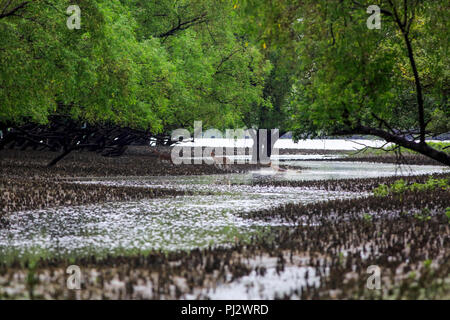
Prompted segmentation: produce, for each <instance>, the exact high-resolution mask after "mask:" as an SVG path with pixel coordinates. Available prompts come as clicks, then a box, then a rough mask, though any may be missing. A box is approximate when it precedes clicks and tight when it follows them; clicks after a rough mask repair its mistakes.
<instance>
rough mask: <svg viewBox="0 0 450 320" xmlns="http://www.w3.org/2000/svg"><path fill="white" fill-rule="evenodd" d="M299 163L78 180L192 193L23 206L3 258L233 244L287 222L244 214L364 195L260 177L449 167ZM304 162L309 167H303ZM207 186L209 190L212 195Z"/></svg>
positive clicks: (1, 240) (4, 239)
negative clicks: (274, 182)
mask: <svg viewBox="0 0 450 320" xmlns="http://www.w3.org/2000/svg"><path fill="white" fill-rule="evenodd" d="M285 164H286V165H288V166H291V168H292V169H290V170H288V171H287V172H274V171H273V170H272V169H269V168H267V169H262V170H259V171H254V172H250V173H246V174H227V175H206V176H182V177H174V176H172V177H123V178H116V179H111V178H108V179H106V178H105V179H101V178H96V179H77V180H76V181H74V182H76V183H94V184H96V183H100V184H107V185H130V186H141V187H147V188H157V187H165V188H174V189H178V190H188V191H191V192H194V194H193V195H189V196H179V197H175V198H164V199H146V200H140V201H130V202H116V203H105V204H97V205H89V206H73V207H63V208H49V209H45V210H32V211H24V212H16V213H14V214H12V215H11V216H10V218H9V221H8V222H9V224H8V227H7V228H5V229H3V230H2V231H1V232H0V254H3V257H8V256H9V257H10V256H22V255H25V256H29V255H32V256H33V255H37V256H42V255H49V256H53V255H59V254H61V255H69V256H72V255H73V256H75V255H76V256H78V255H86V254H96V255H101V254H108V253H118V254H119V253H120V254H129V253H136V252H145V251H148V250H154V249H156V250H178V249H192V248H201V247H208V246H212V245H227V244H230V243H233V242H234V241H236V240H238V239H239V240H245V239H248V238H249V237H250V236H252V235H254V234H255V233H258V232H260V230H261V228H262V227H265V226H280V225H286V222H283V221H271V222H269V223H268V222H261V221H254V220H249V219H244V218H242V217H240V216H239V214H240V213H245V212H249V211H255V210H261V209H268V208H273V207H277V206H280V205H283V204H286V203H311V202H317V201H323V200H331V199H336V198H341V199H342V198H352V197H358V196H363V194H360V193H350V192H338V191H335V192H332V191H324V190H314V189H304V188H303V189H302V188H294V187H270V186H268V187H266V186H264V187H263V186H253V185H252V182H254V181H257V180H260V179H265V180H267V179H269V180H317V179H341V178H367V177H377V176H389V175H400V174H422V173H423V174H424V173H432V172H442V171H443V170H444V168H443V167H439V166H408V167H403V168H400V167H398V166H396V165H390V164H371V163H351V162H326V161H296V160H295V159H292V160H289V161H287V162H286V163H285ZM298 166H301V167H302V169H300V170H299V169H298ZM205 192H207V193H209V194H206V193H205Z"/></svg>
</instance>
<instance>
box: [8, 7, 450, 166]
mask: <svg viewBox="0 0 450 320" xmlns="http://www.w3.org/2000/svg"><path fill="white" fill-rule="evenodd" d="M72 4H73V3H72V2H71V1H57V2H52V1H47V0H34V1H31V0H6V1H2V2H1V3H0V130H2V128H3V130H2V131H4V130H5V128H11V127H17V128H19V127H21V126H23V125H24V124H35V125H36V126H34V127H33V128H34V130H35V131H36V130H38V131H39V132H40V131H42V130H44V129H43V128H44V127H45V126H47V127H49V126H50V127H51V126H52V124H51V122H52V121H54V119H60V118H61V117H63V118H65V119H69V120H64V123H76V124H75V127H76V128H80V126H82V127H83V128H92V127H95V126H100V127H102V128H104V126H113V127H119V128H131V129H133V130H141V131H142V132H146V133H147V134H153V135H157V134H162V133H165V134H167V133H170V131H172V130H173V129H176V128H180V127H182V128H188V129H192V127H193V124H194V121H195V120H202V121H203V124H204V125H205V126H206V127H215V128H218V129H225V128H230V127H238V126H239V127H242V126H246V127H256V128H280V129H281V131H282V132H287V131H289V130H291V131H293V132H294V134H295V137H296V138H301V137H311V136H314V135H343V134H363V135H375V136H378V137H381V138H383V139H385V140H387V141H389V142H394V143H396V144H397V145H401V146H404V147H407V148H410V149H413V150H415V151H418V152H420V153H423V154H425V155H427V156H430V157H432V158H433V159H436V160H438V161H440V162H442V163H446V164H449V157H448V155H447V154H445V153H443V152H439V151H437V150H434V149H433V148H431V147H430V146H428V145H427V144H426V141H425V139H426V138H427V137H431V136H434V135H437V134H440V133H445V132H448V131H450V127H449V123H450V121H449V120H450V108H449V104H448V94H449V87H450V81H449V65H450V63H449V55H448V45H449V43H450V41H449V39H448V29H449V26H448V21H449V11H448V9H447V7H446V5H447V1H445V0H436V1H421V0H376V1H356V0H340V1H337V0H335V1H327V0H314V1H313V0H279V1H269V0H267V1H256V0H177V1H173V0H80V1H78V6H79V7H80V10H81V26H80V29H73V30H72V29H70V28H68V27H67V25H66V21H67V19H68V17H69V14H68V13H67V8H68V7H69V6H70V5H72ZM369 5H377V6H379V8H380V9H381V28H380V29H369V28H368V27H367V24H366V22H367V19H368V18H369V16H370V14H369V13H367V11H366V10H367V7H368V6H369ZM36 128H38V129H36ZM19 129H20V128H19ZM22 130H23V127H22ZM35 131H34V133H33V134H35ZM108 132H109V131H108ZM16 134H17V133H16ZM89 134H90V135H91V136H93V135H95V134H94V133H93V132H91V131H90V133H89ZM115 134H116V135H117V133H115ZM125 135H126V134H125ZM31 136H32V135H31ZM53 136H54V135H53ZM86 136H87V135H86V132H85V131H83V132H80V133H79V135H76V136H73V137H70V138H66V139H65V140H64V141H63V142H58V144H57V145H58V146H62V147H63V148H64V149H65V150H66V151H67V150H71V148H72V147H74V146H75V145H80V143H81V140H83V139H85V137H86ZM411 136H412V137H413V138H415V139H417V141H418V142H416V141H414V139H410V138H409V137H411ZM22 138H25V139H31V138H30V134H28V135H22ZM35 138H36V137H34V138H33V139H34V141H36V139H35ZM130 139H132V138H131V136H130V137H129V138H127V139H125V140H126V141H127V142H128V141H130ZM37 140H39V139H37ZM88 140H89V139H85V143H84V144H81V146H83V145H86V146H89V147H93V145H94V144H95V143H97V142H92V141H91V140H92V139H91V140H89V141H88ZM97 140H98V139H97V138H96V139H95V141H97ZM125 140H124V141H125ZM42 141H43V140H41V142H40V143H42V144H44V145H45V144H46V143H45V141H44V142H42ZM47 145H48V143H47ZM0 146H1V143H0ZM71 146H72V147H71Z"/></svg>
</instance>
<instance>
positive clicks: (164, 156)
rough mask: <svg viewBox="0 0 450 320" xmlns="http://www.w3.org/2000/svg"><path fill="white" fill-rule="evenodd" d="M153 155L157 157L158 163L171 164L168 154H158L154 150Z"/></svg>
mask: <svg viewBox="0 0 450 320" xmlns="http://www.w3.org/2000/svg"><path fill="white" fill-rule="evenodd" d="M154 153H155V154H156V155H157V156H158V161H159V162H161V163H163V162H169V163H170V164H173V161H172V155H171V154H170V153H168V152H159V151H158V150H156V149H155V150H154Z"/></svg>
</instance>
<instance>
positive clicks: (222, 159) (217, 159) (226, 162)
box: [211, 151, 232, 168]
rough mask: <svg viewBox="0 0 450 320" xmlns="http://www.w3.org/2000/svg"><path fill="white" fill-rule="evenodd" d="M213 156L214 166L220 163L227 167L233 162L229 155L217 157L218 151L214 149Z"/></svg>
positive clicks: (221, 165) (220, 165)
mask: <svg viewBox="0 0 450 320" xmlns="http://www.w3.org/2000/svg"><path fill="white" fill-rule="evenodd" d="M211 157H212V159H213V160H214V166H217V165H219V167H222V168H227V167H228V166H229V165H231V164H232V161H231V160H230V159H228V158H227V157H216V153H215V152H214V151H212V152H211Z"/></svg>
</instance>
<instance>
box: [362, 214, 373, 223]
mask: <svg viewBox="0 0 450 320" xmlns="http://www.w3.org/2000/svg"><path fill="white" fill-rule="evenodd" d="M363 219H364V221H366V222H372V219H373V217H372V216H371V215H370V214H368V213H364V214H363Z"/></svg>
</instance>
